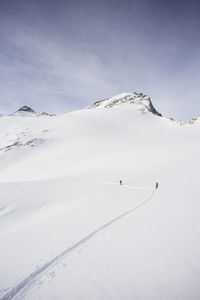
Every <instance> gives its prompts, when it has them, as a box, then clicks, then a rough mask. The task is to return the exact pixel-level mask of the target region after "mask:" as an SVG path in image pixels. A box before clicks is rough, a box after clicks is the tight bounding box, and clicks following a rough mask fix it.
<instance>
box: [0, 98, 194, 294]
mask: <svg viewBox="0 0 200 300" xmlns="http://www.w3.org/2000/svg"><path fill="white" fill-rule="evenodd" d="M134 95H135V96H134ZM137 95H138V97H137ZM150 103H151V102H150V99H149V98H148V97H147V98H146V96H143V95H142V94H122V95H120V96H117V97H113V98H109V99H107V100H105V101H100V102H97V103H96V104H94V105H92V106H91V107H92V108H95V109H82V110H79V111H74V112H71V113H66V114H63V115H60V116H55V117H53V118H51V117H48V116H47V117H45V116H44V117H41V118H34V117H30V118H28V117H24V114H22V116H20V115H19V116H18V117H13V116H4V117H2V118H0V190H1V193H0V245H1V247H0V299H1V300H8V299H18V300H19V299H20V300H22V299H28V300H36V299H48V300H55V299H59V300H65V299H71V300H79V299H80V300H82V299H87V300H93V299H95V300H100V299H104V300H121V299H126V300H132V299H137V300H147V299H148V300H160V299H161V300H169V299H170V300H191V299H192V300H198V299H199V296H200V287H199V277H200V263H199V261H200V252H199V249H200V218H199V216H200V202H199V199H200V190H199V188H198V186H199V169H200V159H199V152H200V139H199V130H200V122H199V121H198V120H197V121H195V122H194V123H191V124H187V126H180V124H179V123H177V122H174V121H171V120H169V119H166V118H164V117H158V116H157V115H158V114H159V113H155V112H154V109H153V108H152V107H151V105H152V106H153V104H152V103H151V104H150ZM91 107H90V108H91ZM109 107H111V109H107V108H109ZM100 108H102V109H100ZM103 108H106V109H103ZM141 111H142V113H141ZM144 112H145V113H144ZM23 113H24V112H23ZM25 113H28V114H33V115H34V113H33V112H32V111H28V112H26V111H25ZM120 180H122V185H120V184H119V181H120ZM156 182H158V184H159V187H158V189H156V190H155V183H156Z"/></svg>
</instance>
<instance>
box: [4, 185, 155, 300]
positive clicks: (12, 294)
mask: <svg viewBox="0 0 200 300" xmlns="http://www.w3.org/2000/svg"><path fill="white" fill-rule="evenodd" d="M155 192H156V190H153V192H152V193H151V195H150V196H149V197H148V198H147V199H146V200H145V201H143V202H142V203H140V204H138V205H137V206H135V207H134V208H132V209H130V210H128V211H126V212H124V213H123V214H121V215H119V216H118V217H116V218H114V219H112V220H111V221H109V222H107V223H106V224H104V225H103V226H101V227H99V228H97V229H96V230H94V231H93V232H91V233H90V234H88V235H86V236H85V237H84V238H83V239H81V240H80V241H79V242H77V243H75V244H74V245H72V246H71V247H69V248H67V249H65V250H64V251H62V252H61V253H60V254H58V255H57V256H55V257H54V258H53V259H51V260H49V261H48V262H46V263H45V264H44V265H43V266H41V267H40V268H38V269H37V270H36V271H34V272H32V273H31V274H30V275H29V276H27V277H26V278H25V279H23V280H22V281H20V282H19V283H18V284H17V285H16V286H15V287H14V288H12V289H11V290H10V291H9V292H8V293H6V294H5V295H4V296H3V297H2V298H1V299H0V300H10V299H12V298H13V297H15V296H18V295H19V294H20V293H21V292H23V291H24V290H25V289H26V288H27V287H28V286H30V285H31V284H33V283H34V282H35V281H36V280H37V279H38V277H39V276H40V275H43V273H44V272H45V271H46V270H47V269H48V268H49V267H53V266H54V265H56V264H57V263H59V262H60V261H61V260H62V259H63V258H64V257H65V255H66V254H68V253H69V252H71V251H73V250H74V249H76V248H77V247H79V246H80V245H82V244H84V243H85V242H87V241H88V240H90V239H91V238H92V237H93V236H94V235H96V234H97V233H99V232H100V231H102V230H104V229H106V228H107V227H108V226H110V225H111V224H113V223H115V222H116V221H118V220H120V219H121V218H123V217H125V216H126V215H128V214H131V213H132V212H134V211H135V210H136V209H138V208H140V207H141V206H143V205H145V204H146V203H147V202H148V201H150V200H151V198H152V197H153V196H154V194H155Z"/></svg>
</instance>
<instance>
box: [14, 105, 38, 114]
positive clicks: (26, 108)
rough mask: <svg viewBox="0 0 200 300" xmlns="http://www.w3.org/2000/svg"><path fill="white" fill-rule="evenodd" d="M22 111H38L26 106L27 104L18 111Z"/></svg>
mask: <svg viewBox="0 0 200 300" xmlns="http://www.w3.org/2000/svg"><path fill="white" fill-rule="evenodd" d="M20 111H23V112H30V113H36V112H35V111H34V110H33V109H32V108H31V107H29V106H26V105H24V106H22V107H20V109H18V110H17V112H20Z"/></svg>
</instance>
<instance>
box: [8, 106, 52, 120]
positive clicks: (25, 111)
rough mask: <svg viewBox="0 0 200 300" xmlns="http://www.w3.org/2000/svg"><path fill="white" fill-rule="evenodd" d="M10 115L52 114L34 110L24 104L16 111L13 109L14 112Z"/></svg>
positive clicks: (32, 115)
mask: <svg viewBox="0 0 200 300" xmlns="http://www.w3.org/2000/svg"><path fill="white" fill-rule="evenodd" d="M10 116H18V117H41V116H54V115H51V114H48V113H46V112H42V113H39V112H36V111H34V110H33V109H32V108H31V107H29V106H26V105H24V106H22V107H21V108H19V109H18V110H17V111H15V112H14V113H12V114H11V115H10Z"/></svg>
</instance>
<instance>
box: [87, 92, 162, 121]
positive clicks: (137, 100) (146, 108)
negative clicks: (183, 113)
mask: <svg viewBox="0 0 200 300" xmlns="http://www.w3.org/2000/svg"><path fill="white" fill-rule="evenodd" d="M129 104H134V105H135V108H138V110H140V111H142V112H143V113H146V112H151V113H152V114H155V115H158V116H160V117H162V115H161V113H159V112H158V111H157V110H156V109H155V107H154V106H153V104H152V102H151V99H150V97H148V96H146V95H143V94H142V93H139V94H138V93H121V94H119V95H117V96H114V97H111V98H108V99H104V100H100V101H96V102H95V103H94V104H93V105H91V106H89V107H88V108H89V109H90V108H111V107H115V106H117V105H129Z"/></svg>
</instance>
